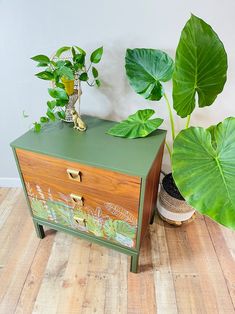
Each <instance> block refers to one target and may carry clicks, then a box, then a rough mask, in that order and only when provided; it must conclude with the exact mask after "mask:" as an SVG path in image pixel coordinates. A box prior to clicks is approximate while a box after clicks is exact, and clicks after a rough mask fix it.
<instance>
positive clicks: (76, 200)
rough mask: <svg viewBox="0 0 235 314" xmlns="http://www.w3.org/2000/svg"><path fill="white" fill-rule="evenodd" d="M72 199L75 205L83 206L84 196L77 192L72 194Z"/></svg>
mask: <svg viewBox="0 0 235 314" xmlns="http://www.w3.org/2000/svg"><path fill="white" fill-rule="evenodd" d="M70 197H71V200H72V202H73V203H74V204H75V205H80V206H83V197H82V196H80V195H76V194H70Z"/></svg>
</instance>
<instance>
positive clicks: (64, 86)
mask: <svg viewBox="0 0 235 314" xmlns="http://www.w3.org/2000/svg"><path fill="white" fill-rule="evenodd" d="M102 55H103V47H100V48H98V49H96V50H94V51H93V52H92V53H91V55H90V58H89V61H90V62H89V64H88V65H87V64H86V52H85V51H84V50H83V49H81V48H80V47H78V46H72V47H67V46H65V47H61V48H59V49H58V50H57V51H56V53H55V54H54V55H53V56H52V57H51V58H49V57H48V56H45V55H41V54H40V55H37V56H34V57H32V58H31V59H32V60H34V61H36V62H37V66H38V67H40V68H44V70H43V71H41V72H39V73H37V74H35V75H36V76H37V77H38V78H40V79H42V80H48V81H51V82H52V87H51V88H48V93H49V95H50V96H51V97H52V99H51V100H49V101H48V102H47V112H46V115H45V116H42V117H41V118H40V121H39V122H35V123H34V129H35V131H37V132H39V131H40V130H41V125H42V124H44V123H46V122H49V121H55V120H56V119H60V120H63V121H66V122H73V123H74V128H75V129H78V130H79V131H85V130H86V128H87V126H86V124H85V122H84V121H83V120H82V118H81V115H80V99H81V95H82V86H81V82H85V83H86V84H87V85H88V86H90V87H92V86H95V85H96V86H97V87H99V86H100V80H99V72H98V70H97V68H96V67H95V64H97V63H99V62H100V60H101V58H102ZM77 101H78V110H76V108H75V103H76V102H77Z"/></svg>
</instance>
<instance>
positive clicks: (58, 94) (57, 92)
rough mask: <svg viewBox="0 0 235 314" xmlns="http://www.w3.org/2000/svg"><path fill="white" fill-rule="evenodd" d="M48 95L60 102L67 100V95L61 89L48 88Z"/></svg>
mask: <svg viewBox="0 0 235 314" xmlns="http://www.w3.org/2000/svg"><path fill="white" fill-rule="evenodd" d="M48 92H49V95H50V96H51V97H52V98H56V99H61V100H68V99H69V98H68V95H67V94H66V91H65V90H64V89H63V88H60V87H56V88H48Z"/></svg>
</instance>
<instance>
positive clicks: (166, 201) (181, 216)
mask: <svg viewBox="0 0 235 314" xmlns="http://www.w3.org/2000/svg"><path fill="white" fill-rule="evenodd" d="M157 209H158V213H159V215H160V217H161V218H162V219H163V220H164V221H167V222H168V223H170V224H173V225H176V226H180V225H182V224H183V223H188V222H190V221H192V220H193V219H194V217H195V214H194V213H195V209H194V208H192V207H191V206H190V205H188V204H187V203H186V202H185V201H184V200H179V199H177V198H174V197H172V196H171V195H170V194H169V193H167V192H166V191H165V189H164V187H163V185H162V184H161V189H160V193H159V197H158V203H157Z"/></svg>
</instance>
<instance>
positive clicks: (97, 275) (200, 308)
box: [0, 189, 235, 314]
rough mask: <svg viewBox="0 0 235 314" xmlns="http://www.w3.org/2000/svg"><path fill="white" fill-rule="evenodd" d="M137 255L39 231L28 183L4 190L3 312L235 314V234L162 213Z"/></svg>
mask: <svg viewBox="0 0 235 314" xmlns="http://www.w3.org/2000/svg"><path fill="white" fill-rule="evenodd" d="M129 262H130V261H129V257H127V256H126V255H123V254H120V253H118V252H115V251H112V250H109V249H106V248H103V247H100V246H98V245H95V244H90V243H88V242H86V241H84V240H80V239H77V238H74V237H72V236H70V235H66V234H64V233H60V232H54V231H52V230H47V236H46V238H45V239H43V240H39V239H38V238H37V237H36V234H35V231H34V228H33V224H32V221H31V219H30V216H29V213H28V209H27V206H26V202H25V200H24V196H23V193H22V190H21V189H0V283H1V284H0V313H1V314H11V313H22V314H27V313H45V314H53V313H61V314H67V313H68V314H70V313H79V314H80V313H82V314H83V313H88V314H90V313H98V314H99V313H110V314H115V313H123V314H124V313H133V314H135V313H141V314H143V313H149V314H152V313H160V314H171V313H186V314H188V313H203V314H204V313H211V314H215V313H228V314H232V313H235V310H234V307H235V233H233V232H232V231H229V230H227V229H225V228H222V227H220V226H218V225H217V224H215V223H213V222H212V221H210V220H209V219H204V218H203V217H202V216H197V218H196V220H195V221H194V222H193V223H191V224H190V225H187V226H183V227H181V228H174V227H171V226H169V225H167V224H166V223H163V222H162V221H161V220H160V219H157V217H156V218H155V223H154V224H153V225H152V226H151V227H150V232H149V234H148V235H147V237H146V239H145V242H144V245H143V247H142V252H141V258H140V273H139V274H137V275H136V274H132V273H130V272H129Z"/></svg>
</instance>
